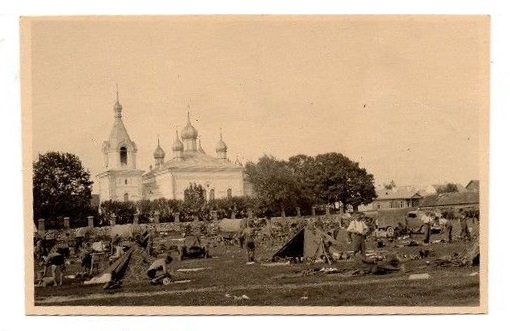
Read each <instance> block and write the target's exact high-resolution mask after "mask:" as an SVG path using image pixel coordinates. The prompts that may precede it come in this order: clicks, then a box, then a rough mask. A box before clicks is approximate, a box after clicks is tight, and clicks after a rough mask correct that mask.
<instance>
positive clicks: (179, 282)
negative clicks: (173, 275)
mask: <svg viewBox="0 0 510 331" xmlns="http://www.w3.org/2000/svg"><path fill="white" fill-rule="evenodd" d="M173 283H174V284H185V283H191V279H183V280H176V281H174V282H173Z"/></svg>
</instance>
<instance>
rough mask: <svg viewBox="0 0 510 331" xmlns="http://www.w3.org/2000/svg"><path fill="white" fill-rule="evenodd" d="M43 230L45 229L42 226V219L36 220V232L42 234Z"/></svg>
mask: <svg viewBox="0 0 510 331" xmlns="http://www.w3.org/2000/svg"><path fill="white" fill-rule="evenodd" d="M45 230H46V228H45V226H44V218H40V219H38V220H37V231H39V232H41V233H44V231H45Z"/></svg>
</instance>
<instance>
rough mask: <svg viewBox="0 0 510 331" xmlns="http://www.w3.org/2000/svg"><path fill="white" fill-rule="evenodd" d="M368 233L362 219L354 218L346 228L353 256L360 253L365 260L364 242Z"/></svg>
mask: <svg viewBox="0 0 510 331" xmlns="http://www.w3.org/2000/svg"><path fill="white" fill-rule="evenodd" d="M368 232H369V228H368V226H367V224H366V223H365V220H364V219H363V218H362V217H356V218H354V219H353V220H352V221H351V223H349V226H348V227H347V235H348V240H349V242H351V243H353V246H354V247H353V251H354V255H356V253H358V252H359V253H360V254H361V257H362V258H365V251H366V247H365V240H366V236H367V234H368Z"/></svg>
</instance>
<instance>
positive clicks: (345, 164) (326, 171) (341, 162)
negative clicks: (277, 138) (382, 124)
mask: <svg viewBox="0 0 510 331" xmlns="http://www.w3.org/2000/svg"><path fill="white" fill-rule="evenodd" d="M291 159H292V158H291ZM301 159H302V160H303V158H302V157H301ZM304 160H305V164H306V166H305V169H306V171H302V173H301V174H300V177H302V176H305V177H307V178H306V179H301V182H304V183H306V184H305V187H306V190H307V191H310V192H312V193H311V194H312V195H313V196H314V197H315V198H316V199H317V200H319V201H320V202H322V203H327V204H330V203H334V202H342V203H343V205H344V206H346V205H348V204H349V205H352V206H353V207H354V209H355V210H356V209H357V207H358V206H359V205H361V204H368V203H370V202H372V201H373V200H374V199H375V197H376V193H375V186H374V176H373V175H371V174H369V173H368V172H367V171H366V169H364V168H360V166H359V164H358V163H357V162H353V161H351V160H350V159H349V158H347V157H346V156H344V155H342V154H340V153H326V154H320V155H317V156H316V157H315V158H313V161H312V160H311V159H308V158H306V159H304ZM292 162H294V160H293V161H292Z"/></svg>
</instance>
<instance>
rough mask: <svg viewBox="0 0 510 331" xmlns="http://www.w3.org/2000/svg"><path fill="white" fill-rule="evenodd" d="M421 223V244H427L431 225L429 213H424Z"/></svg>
mask: <svg viewBox="0 0 510 331" xmlns="http://www.w3.org/2000/svg"><path fill="white" fill-rule="evenodd" d="M421 221H422V222H423V231H424V232H425V239H424V240H423V243H425V244H428V243H429V242H430V226H431V223H432V217H431V216H430V213H428V212H426V213H425V214H423V216H422V217H421Z"/></svg>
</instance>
